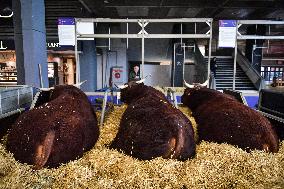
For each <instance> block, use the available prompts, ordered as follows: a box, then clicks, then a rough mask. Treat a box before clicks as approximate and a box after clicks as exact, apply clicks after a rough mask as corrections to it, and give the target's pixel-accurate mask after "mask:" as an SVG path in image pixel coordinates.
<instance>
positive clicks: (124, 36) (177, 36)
mask: <svg viewBox="0 0 284 189" xmlns="http://www.w3.org/2000/svg"><path fill="white" fill-rule="evenodd" d="M77 36H78V38H105V39H106V38H112V39H127V38H128V39H135V38H143V37H144V38H153V39H180V38H188V39H190V38H193V39H195V38H198V39H203V38H210V34H147V35H144V36H143V35H142V34H78V35H77Z"/></svg>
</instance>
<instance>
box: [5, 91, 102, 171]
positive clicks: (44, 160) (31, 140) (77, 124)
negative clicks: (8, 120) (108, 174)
mask: <svg viewBox="0 0 284 189" xmlns="http://www.w3.org/2000/svg"><path fill="white" fill-rule="evenodd" d="M98 137H99V128H98V124H97V118H96V115H95V112H94V111H93V108H92V106H91V104H90V103H89V101H88V98H87V96H86V95H85V94H84V93H83V92H82V91H81V90H79V89H78V88H76V87H74V86H70V85H63V86H56V87H55V88H54V90H53V91H52V92H51V97H50V101H49V102H48V103H44V104H43V105H41V106H39V107H36V108H34V109H32V110H30V111H28V112H25V113H23V114H22V115H21V116H20V117H19V118H18V119H17V121H16V123H15V124H14V125H13V126H12V128H11V130H10V132H9V135H8V140H7V149H8V150H9V151H10V152H12V153H13V154H14V157H15V159H16V160H19V161H20V162H23V163H28V164H31V165H34V168H35V169H40V168H42V167H44V166H46V167H57V166H59V165H60V164H61V163H66V162H68V161H70V160H74V159H76V158H78V157H81V156H82V155H83V152H85V151H87V150H89V149H91V148H92V147H93V146H94V145H95V143H96V141H97V139H98Z"/></svg>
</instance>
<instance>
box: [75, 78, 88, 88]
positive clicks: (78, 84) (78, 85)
mask: <svg viewBox="0 0 284 189" xmlns="http://www.w3.org/2000/svg"><path fill="white" fill-rule="evenodd" d="M86 81H87V80H85V81H82V82H80V83H77V84H74V85H73V86H75V87H80V86H81V85H83V84H84V83H85V82H86Z"/></svg>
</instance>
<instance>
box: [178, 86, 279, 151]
mask: <svg viewBox="0 0 284 189" xmlns="http://www.w3.org/2000/svg"><path fill="white" fill-rule="evenodd" d="M206 85H207V84H205V85H198V86H197V85H189V84H187V83H186V86H187V87H188V88H186V89H185V91H184V94H183V95H182V97H181V101H182V103H183V104H185V105H186V106H188V107H189V108H190V109H191V110H192V112H193V116H194V118H195V120H196V122H197V124H198V136H199V139H200V140H206V141H212V142H217V143H229V144H232V145H236V146H238V147H240V148H242V149H244V150H247V151H249V150H253V149H258V150H265V151H267V152H277V151H278V147H279V144H278V143H279V142H278V137H277V134H276V133H275V131H274V129H273V127H272V125H271V124H270V122H269V121H268V120H267V119H266V118H265V117H264V116H262V115H261V114H260V113H258V112H256V111H255V110H253V109H251V108H249V107H247V106H245V105H243V104H241V103H239V102H238V101H237V100H235V99H234V98H233V97H232V96H229V95H226V94H223V93H221V92H219V91H216V90H212V89H208V88H204V87H205V86H206Z"/></svg>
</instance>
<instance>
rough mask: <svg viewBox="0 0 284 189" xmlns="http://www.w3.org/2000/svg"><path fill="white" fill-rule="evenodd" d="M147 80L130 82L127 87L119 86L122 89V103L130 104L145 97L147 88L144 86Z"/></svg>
mask: <svg viewBox="0 0 284 189" xmlns="http://www.w3.org/2000/svg"><path fill="white" fill-rule="evenodd" d="M144 81H145V79H141V80H139V81H130V82H128V83H126V84H125V85H121V86H118V88H120V89H121V101H122V102H125V103H127V104H129V103H130V102H132V101H133V100H135V99H137V98H139V97H141V96H143V95H145V94H144V93H145V92H146V90H147V86H146V85H144V83H143V82H144Z"/></svg>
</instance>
